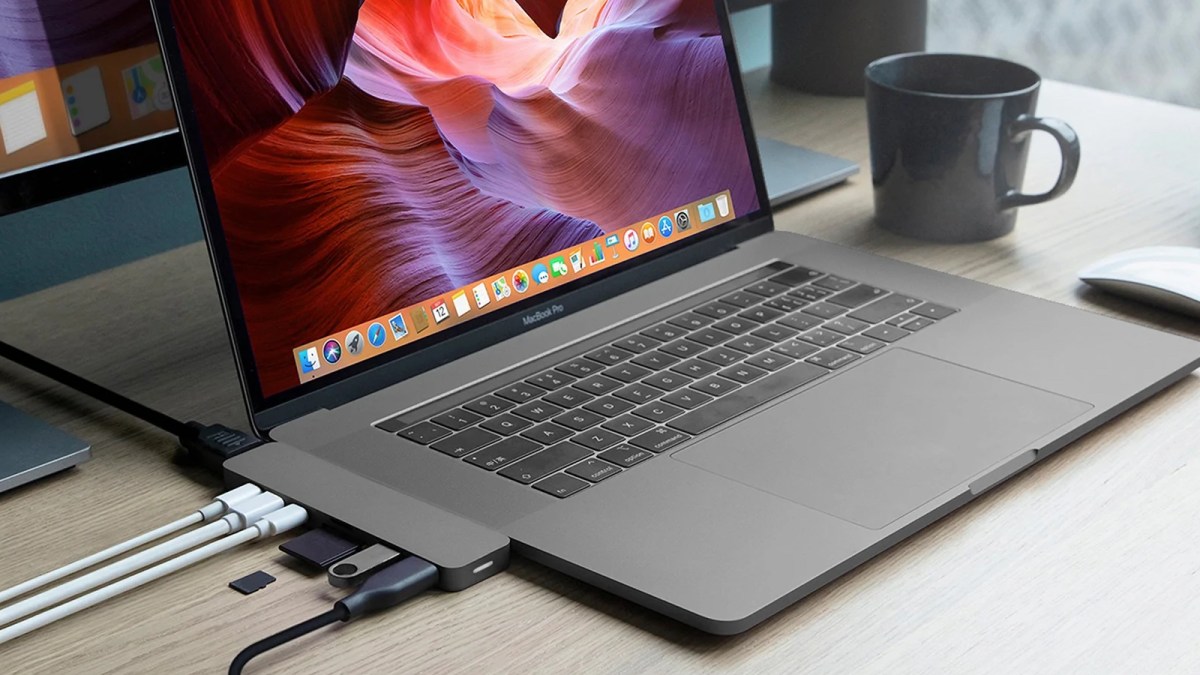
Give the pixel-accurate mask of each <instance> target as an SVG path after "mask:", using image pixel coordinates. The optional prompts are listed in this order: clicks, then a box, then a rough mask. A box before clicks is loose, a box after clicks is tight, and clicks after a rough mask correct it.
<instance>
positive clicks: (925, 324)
mask: <svg viewBox="0 0 1200 675" xmlns="http://www.w3.org/2000/svg"><path fill="white" fill-rule="evenodd" d="M934 323H936V322H935V321H934V320H933V319H926V318H925V317H923V316H922V317H917V318H915V319H913V320H912V321H909V322H908V323H905V324H903V325H902V326H901V328H903V329H904V330H907V331H912V332H914V333H915V332H917V331H919V330H921V329H922V328H929V327H930V326H932V325H933V324H934Z"/></svg>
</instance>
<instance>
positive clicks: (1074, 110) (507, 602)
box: [0, 73, 1200, 673]
mask: <svg viewBox="0 0 1200 675" xmlns="http://www.w3.org/2000/svg"><path fill="white" fill-rule="evenodd" d="M748 88H749V90H750V91H751V99H752V105H753V108H754V113H755V118H756V124H757V126H758V128H759V130H760V133H765V134H768V135H771V136H774V137H777V138H780V139H782V140H788V141H792V142H796V143H799V144H803V145H806V146H808V147H811V148H814V149H817V150H821V151H825V152H829V153H832V154H836V155H840V156H843V157H848V158H851V159H854V160H856V161H858V162H861V163H863V168H864V172H863V174H861V175H860V176H858V177H856V178H854V179H852V180H851V181H850V183H849V184H848V185H845V186H842V187H838V188H835V189H833V190H830V191H828V192H825V193H822V194H820V195H818V196H816V197H814V198H811V199H809V200H806V201H804V202H802V203H800V204H797V205H794V206H791V207H789V208H787V209H784V210H783V211H781V212H780V213H779V214H778V219H777V224H778V226H779V227H781V228H784V229H788V230H793V231H797V232H803V233H805V234H809V235H812V236H815V237H819V238H821V239H825V240H829V241H834V242H839V243H843V244H846V245H850V246H856V247H861V248H864V249H866V250H870V251H874V252H876V253H879V254H882V255H886V256H891V257H894V258H898V259H902V260H906V261H909V262H913V263H916V264H919V265H924V266H926V267H931V268H935V269H939V270H944V271H948V272H952V273H954V274H959V275H962V276H966V277H970V278H973V279H977V280H980V281H984V282H987V283H991V284H996V285H999V286H1003V287H1006V288H1011V289H1013V290H1017V291H1021V292H1025V293H1030V294H1033V295H1037V296H1041V297H1044V298H1048V299H1051V300H1055V301H1058V302H1062V303H1066V304H1070V305H1077V306H1082V307H1086V308H1088V309H1091V310H1093V311H1097V312H1102V313H1106V314H1112V315H1115V316H1120V317H1123V318H1125V319H1128V320H1132V321H1136V322H1139V323H1143V324H1147V325H1152V326H1157V327H1160V328H1163V329H1166V330H1171V331H1175V332H1177V333H1180V334H1183V335H1189V336H1192V337H1200V322H1197V321H1195V320H1191V319H1187V318H1183V317H1180V316H1175V315H1171V314H1167V313H1165V312H1161V311H1158V310H1154V309H1150V308H1147V307H1142V306H1139V305H1136V304H1133V303H1131V302H1127V301H1122V300H1117V299H1112V298H1108V297H1105V296H1103V295H1100V294H1098V293H1094V292H1091V291H1086V290H1084V289H1083V288H1082V286H1081V285H1080V284H1079V282H1078V281H1077V280H1076V279H1075V273H1076V272H1077V271H1078V269H1080V268H1081V267H1082V266H1083V265H1085V264H1086V263H1088V262H1091V261H1093V260H1094V259H1096V258H1098V257H1100V256H1103V255H1106V254H1109V253H1112V252H1115V251H1119V250H1122V249H1126V248H1130V247H1134V246H1143V245H1154V244H1170V245H1191V246H1198V245H1200V111H1195V110H1190V109H1185V108H1179V107H1173V106H1169V105H1165V104H1160V103H1152V102H1147V101H1141V100H1137V99H1131V98H1126V97H1122V96H1118V95H1114V94H1108V93H1101V92H1097V91H1093V90H1089V89H1084V88H1080V87H1074V86H1068V85H1062V84H1055V83H1048V84H1047V86H1046V88H1045V91H1044V94H1043V98H1042V104H1041V109H1040V110H1041V112H1042V113H1043V114H1046V115H1053V116H1057V117H1061V118H1063V119H1066V120H1068V121H1069V122H1070V123H1071V124H1073V125H1074V126H1075V127H1076V128H1077V129H1078V131H1079V134H1080V136H1081V137H1082V141H1083V152H1084V159H1083V164H1082V168H1081V170H1080V174H1079V179H1078V182H1077V183H1076V185H1075V187H1074V188H1073V189H1072V191H1071V192H1070V193H1069V194H1068V195H1067V196H1066V197H1064V198H1062V199H1060V200H1058V201H1056V202H1053V203H1051V204H1048V205H1045V206H1040V207H1033V208H1029V209H1026V210H1024V211H1023V212H1022V214H1021V217H1020V220H1019V223H1018V226H1017V232H1016V233H1014V234H1013V235H1011V236H1009V237H1007V238H1004V239H1001V240H998V241H993V242H988V243H983V244H973V245H958V246H943V245H931V244H925V243H920V242H916V241H912V240H907V239H903V238H900V237H897V236H893V235H890V234H888V233H885V232H882V231H880V230H879V229H877V228H876V227H874V226H873V224H872V203H871V192H870V178H869V168H868V167H867V164H866V162H867V134H866V125H865V121H864V120H865V112H864V108H863V102H862V100H861V99H827V98H814V97H809V96H803V95H799V94H795V93H792V92H788V91H786V90H781V89H778V88H776V87H774V86H772V85H770V84H768V83H767V82H766V79H765V77H764V76H763V74H762V73H758V74H755V75H753V76H752V77H751V78H750V79H749V82H748ZM1057 171H1058V158H1057V152H1056V149H1055V147H1054V145H1053V143H1052V142H1049V141H1048V140H1047V139H1039V140H1038V142H1037V143H1036V144H1035V148H1034V152H1033V159H1032V165H1031V168H1030V172H1029V174H1030V175H1029V179H1028V183H1027V187H1028V188H1029V189H1031V190H1032V189H1036V188H1038V187H1039V186H1043V185H1046V186H1048V185H1049V184H1050V183H1051V182H1052V181H1053V178H1054V176H1056V175H1057ZM180 208H191V206H190V205H186V204H181V205H180ZM138 217H144V216H138ZM0 226H2V224H0ZM30 246H36V242H30ZM1029 330H1031V331H1037V330H1039V327H1038V326H1029ZM0 339H5V340H9V341H11V342H14V343H17V344H19V345H22V346H25V347H26V348H28V349H31V350H33V351H35V352H37V353H39V354H42V355H44V356H46V357H48V358H51V359H53V360H56V361H58V362H60V363H62V364H65V365H68V366H69V367H71V368H74V369H76V370H78V371H80V372H82V373H84V374H86V375H88V376H89V377H93V378H95V379H97V380H99V381H101V382H103V383H105V384H107V385H109V386H112V387H114V388H116V389H118V390H120V391H122V392H124V393H126V394H128V395H130V396H133V397H135V398H138V399H140V400H143V401H145V402H147V403H151V404H153V405H156V406H159V407H161V408H163V409H165V410H167V411H168V412H170V413H172V414H175V415H179V416H181V417H186V418H200V419H204V420H211V421H225V422H227V423H234V424H243V425H244V424H245V421H244V420H245V413H244V411H243V408H242V403H241V399H240V396H239V393H238V387H237V383H236V380H235V375H234V372H233V365H232V359H231V357H230V355H229V348H228V343H227V339H226V337H225V332H224V327H223V323H222V320H221V318H220V314H219V309H218V305H217V300H216V296H215V291H214V287H213V282H212V279H211V273H210V271H209V268H208V262H207V258H206V254H205V252H204V249H203V247H202V246H199V245H196V246H191V247H188V248H184V249H180V250H178V251H174V252H171V253H167V254H163V255H160V256H157V257H154V258H151V259H148V260H144V261H141V262H138V263H135V264H132V265H128V266H126V267H122V268H119V269H116V270H111V271H108V272H105V273H102V274H99V275H96V276H93V277H90V278H86V279H82V280H79V281H76V282H73V283H69V284H66V285H64V286H61V287H58V288H54V289H50V290H47V291H44V292H41V293H38V294H35V295H33V296H29V297H25V298H21V299H18V300H15V301H11V302H9V303H6V304H3V305H0ZM1044 339H1045V340H1047V341H1053V340H1054V339H1055V336H1054V335H1053V334H1052V333H1047V334H1046V335H1044ZM0 399H3V400H4V401H6V402H9V403H11V404H13V405H16V406H17V407H19V408H22V409H24V410H27V411H30V412H33V413H35V414H37V415H38V416H40V417H42V418H43V419H45V420H47V421H49V422H51V423H53V424H56V425H59V426H61V427H62V428H64V429H66V430H68V431H70V432H72V433H74V434H76V435H78V436H81V437H83V438H86V439H87V440H89V441H90V442H91V443H92V444H93V446H94V450H95V459H93V460H92V461H91V462H90V463H88V464H85V465H83V466H82V467H81V468H79V469H77V470H73V471H70V472H67V473H65V474H61V475H58V476H56V477H53V478H51V479H49V480H44V481H41V482H38V483H37V484H34V485H31V486H27V487H25V488H22V489H19V490H17V491H15V492H11V493H8V494H5V495H0V561H2V564H0V587H7V586H9V585H11V584H13V583H17V582H19V581H22V580H24V579H25V578H28V577H30V576H33V575H35V574H37V573H40V572H42V571H44V570H47V569H49V568H52V567H56V566H58V565H60V564H64V563H66V562H69V561H71V560H74V559H76V558H78V557H80V556H82V555H85V554H88V553H91V552H93V551H94V550H97V549H99V548H102V547H103V546H106V545H108V544H110V543H113V542H115V541H117V540H119V539H123V538H125V537H128V536H132V535H134V534H136V533H138V532H141V531H144V530H146V529H149V527H150V526H152V525H155V524H158V523H159V522H165V521H166V520H167V519H168V517H174V515H175V514H182V513H185V512H186V511H188V510H190V509H191V508H194V507H195V506H197V505H199V504H201V503H203V502H204V501H206V500H207V499H208V498H210V497H211V496H212V495H213V494H215V493H216V491H217V489H218V487H219V486H218V485H217V483H216V482H214V481H213V480H212V479H209V478H207V477H205V476H204V475H203V474H201V473H200V472H198V471H196V470H193V469H188V468H185V467H181V466H178V465H176V464H174V463H172V462H171V461H170V460H171V455H172V447H173V444H172V441H171V439H170V438H167V437H165V436H164V435H163V434H161V433H158V432H156V431H154V430H152V429H149V428H148V427H146V426H145V425H143V424H141V423H139V422H136V421H131V420H130V419H129V418H127V417H125V416H123V415H121V414H120V413H116V412H113V411H111V410H107V409H105V408H104V407H103V406H100V405H99V404H96V403H94V402H92V401H89V400H87V399H84V398H82V397H80V396H77V395H74V394H71V393H69V392H66V391H64V390H63V389H62V388H60V387H57V386H54V385H52V384H51V383H49V382H47V381H46V380H44V379H42V378H40V377H37V376H34V375H31V374H29V373H27V372H24V371H21V370H20V369H18V368H15V367H13V366H10V365H7V364H0ZM1198 456H1200V376H1196V375H1193V376H1191V377H1189V378H1187V379H1185V380H1184V381H1183V382H1182V383H1180V384H1179V385H1177V386H1175V387H1173V388H1172V389H1170V390H1168V391H1167V392H1165V393H1163V394H1160V395H1159V396H1157V397H1155V398H1154V399H1152V400H1151V401H1149V402H1147V403H1146V404H1144V405H1142V406H1140V407H1138V408H1136V409H1135V410H1133V411H1131V412H1129V413H1128V414H1126V415H1124V416H1122V417H1121V418H1119V419H1118V420H1116V421H1115V422H1113V423H1111V424H1109V425H1107V426H1106V427H1104V428H1103V429H1101V430H1099V431H1097V432H1095V433H1093V434H1091V435H1090V436H1088V437H1086V438H1085V439H1083V440H1082V441H1080V442H1077V443H1075V444H1074V445H1073V446H1071V447H1069V448H1067V449H1066V450H1064V451H1062V452H1060V453H1058V454H1057V455H1055V456H1054V457H1052V458H1051V459H1049V460H1048V461H1047V462H1046V463H1045V464H1044V465H1042V466H1040V467H1038V468H1035V469H1033V470H1031V471H1029V472H1026V473H1025V474H1024V475H1022V476H1020V477H1019V478H1017V479H1016V480H1013V481H1011V482H1009V483H1008V484H1006V485H1004V486H1002V487H1001V488H999V489H997V490H995V491H994V492H992V493H991V494H989V495H987V496H985V497H984V498H982V499H980V500H978V501H977V502H975V503H973V504H971V505H970V506H968V507H967V508H965V509H963V510H961V511H959V512H957V513H955V514H953V515H951V516H949V517H947V518H946V519H944V520H943V521H941V522H939V523H938V524H936V525H935V526H933V527H930V528H928V529H927V530H925V531H924V532H922V533H920V534H918V535H916V536H914V537H913V538H911V539H910V540H908V541H907V542H905V543H903V544H901V545H899V546H897V547H896V548H894V549H892V550H891V551H889V552H887V553H885V554H883V555H881V556H879V557H878V558H876V559H875V560H874V561H872V562H870V563H868V564H866V565H864V566H863V567H861V568H860V569H859V570H857V571H855V572H853V573H851V574H849V575H847V576H845V577H843V578H842V579H840V580H839V581H836V582H835V583H833V584H831V585H830V586H828V587H826V588H825V589H824V590H822V591H819V592H817V593H816V594H814V595H812V596H810V597H809V598H807V599H806V600H804V601H802V602H800V603H798V604H797V605H795V606H793V607H792V608H790V609H788V610H786V611H784V612H783V613H782V614H780V615H779V616H777V617H775V618H774V619H772V620H770V621H768V622H766V623H765V624H764V625H762V626H760V627H759V628H757V629H755V630H753V631H751V632H749V633H747V634H744V635H741V636H737V637H733V638H716V637H711V636H707V635H704V634H701V633H698V632H696V631H693V630H691V629H688V628H685V627H683V626H682V625H679V624H677V623H674V622H672V621H670V620H667V619H665V618H662V617H660V616H658V615H656V614H654V613H652V612H649V611H647V610H644V609H641V608H640V607H638V606H636V605H633V604H631V603H628V602H625V601H623V600H620V599H617V598H615V597H613V596H610V595H608V594H606V593H603V592H600V591H597V590H594V589H592V588H590V587H588V586H585V585H583V584H581V583H578V582H576V581H574V580H572V579H569V578H567V577H565V576H563V575H561V574H558V573H556V572H553V571H550V570H548V569H546V568H543V567H540V566H538V565H535V564H532V563H528V562H524V561H516V562H515V563H514V565H513V566H512V569H511V571H509V572H508V573H506V574H504V575H501V576H500V577H498V578H496V579H493V580H491V581H490V582H488V583H485V584H482V585H480V586H478V587H476V588H473V589H470V590H468V591H466V592H463V593H459V594H454V595H449V594H430V595H427V596H425V597H422V598H420V599H418V600H416V601H415V602H413V603H412V604H410V605H409V606H407V607H406V608H404V609H403V610H400V611H395V612H392V613H390V614H386V615H383V616H377V617H373V618H368V619H364V620H362V621H360V622H357V623H356V624H353V625H351V626H348V627H335V628H333V629H328V630H325V631H322V632H320V633H318V634H315V635H312V636H310V637H308V638H305V639H303V640H301V641H300V642H297V643H295V644H293V645H290V646H288V647H285V648H283V649H280V650H278V651H276V652H274V653H272V654H270V655H268V656H266V657H263V658H262V659H260V660H256V661H254V662H253V663H252V665H251V666H250V667H249V668H248V669H247V672H248V673H399V672H411V673H493V672H497V673H500V672H504V673H508V672H511V673H526V672H546V673H574V672H605V673H631V672H655V673H662V672H683V671H687V672H690V671H732V672H744V673H762V672H811V673H933V672H950V671H955V672H997V673H1064V672H1081V673H1163V672H1178V673H1196V672H1200V639H1198V638H1197V635H1200V462H1198V461H1197V457H1198ZM279 543H280V542H279V541H267V542H260V543H257V544H254V545H251V546H247V547H244V548H242V549H240V550H238V551H236V552H233V553H231V554H227V555H224V556H222V557H220V558H217V559H214V560H211V561H208V562H206V563H204V564H201V565H198V566H196V567H194V568H190V569H188V570H185V571H183V572H180V573H178V574H176V575H174V576H173V577H171V578H169V579H167V580H163V581H160V582H158V583H155V584H154V585H153V586H151V587H147V588H143V589H141V590H139V591H136V592H133V593H130V594H128V595H126V596H124V597H121V598H119V599H116V600H114V601H111V602H108V603H106V604H104V605H102V606H99V607H97V608H94V609H91V610H88V611H87V612H85V613H83V614H80V615H77V616H75V617H72V618H69V619H66V620H63V621H60V622H59V623H57V624H54V625H53V626H50V627H48V628H46V629H43V630H41V631H38V632H36V633H34V634H31V635H28V636H26V637H24V638H21V639H19V640H16V641H14V642H13V643H10V644H8V645H3V646H0V672H3V673H219V672H224V669H225V668H226V667H227V666H228V663H229V660H230V658H232V656H233V655H234V653H235V652H236V651H237V650H238V649H240V648H241V647H242V646H244V645H246V644H248V643H249V642H251V641H253V640H256V639H258V638H261V637H264V636H266V635H267V634H269V633H272V632H274V631H276V630H278V629H281V628H283V627H285V626H287V625H290V624H292V623H294V622H296V621H299V620H301V619H304V618H307V617H308V616H310V615H313V614H315V613H317V612H320V611H323V610H324V609H326V608H327V607H329V605H330V603H331V602H332V601H333V600H335V599H336V598H337V597H338V595H339V593H338V592H336V591H335V589H333V588H331V587H329V586H328V585H327V584H325V582H324V580H323V579H321V578H319V577H310V576H305V575H304V574H301V573H300V572H298V571H296V570H295V569H293V568H292V567H289V566H288V564H287V563H286V562H285V560H284V559H283V556H282V554H280V553H279V552H278V551H277V550H276V546H278V544H279ZM258 569H262V570H265V571H267V572H269V573H271V574H273V575H275V576H276V577H278V579H279V580H278V581H277V582H276V583H274V584H272V585H270V586H268V587H267V588H265V589H264V590H262V591H259V592H258V593H255V594H254V595H250V596H246V597H243V596H241V595H239V594H237V593H235V592H234V591H232V590H230V589H228V588H226V584H227V583H228V582H229V581H231V580H233V579H235V578H238V577H241V576H243V575H245V574H248V573H250V572H253V571H255V570H258Z"/></svg>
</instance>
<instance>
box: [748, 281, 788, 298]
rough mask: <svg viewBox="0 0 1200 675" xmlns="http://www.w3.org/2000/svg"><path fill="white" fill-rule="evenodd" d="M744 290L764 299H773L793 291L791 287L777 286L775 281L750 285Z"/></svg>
mask: <svg viewBox="0 0 1200 675" xmlns="http://www.w3.org/2000/svg"><path fill="white" fill-rule="evenodd" d="M742 290H743V291H748V292H750V293H754V294H756V295H761V296H763V297H764V298H773V297H775V296H776V295H779V294H780V293H784V292H787V291H789V290H791V287H790V286H786V285H784V284H777V283H775V282H774V281H767V280H763V281H760V282H758V283H756V284H750V285H749V286H747V287H745V288H743V289H742Z"/></svg>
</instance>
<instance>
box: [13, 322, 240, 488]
mask: <svg viewBox="0 0 1200 675" xmlns="http://www.w3.org/2000/svg"><path fill="white" fill-rule="evenodd" d="M0 358H4V359H8V360H9V361H12V362H13V363H16V364H18V365H21V366H24V367H26V368H28V369H29V370H32V371H33V372H35V373H38V374H40V375H44V376H46V377H48V378H50V379H52V380H54V381H56V382H58V383H60V384H64V385H66V386H68V387H70V388H71V389H74V390H75V391H78V392H80V393H82V394H84V395H86V396H90V397H91V398H94V399H96V400H97V401H100V402H101V403H104V404H105V405H110V406H112V407H114V408H116V409H117V410H120V411H121V412H124V413H127V414H129V415H132V416H134V417H136V418H138V419H140V420H142V421H144V422H147V423H149V424H151V425H153V426H155V427H158V428H159V429H162V430H163V431H165V432H167V433H168V434H171V435H172V436H175V437H177V438H178V439H179V444H180V445H182V446H183V448H184V450H186V451H187V453H188V456H189V457H190V458H192V459H195V460H197V461H198V462H199V463H200V464H202V465H204V466H206V467H208V468H209V469H211V470H214V471H217V472H220V470H221V464H222V463H223V462H224V461H225V460H227V459H229V458H230V457H234V456H236V455H240V454H241V453H243V452H245V451H247V450H249V449H251V448H253V447H256V446H258V445H262V439H260V438H258V437H257V436H253V435H250V434H247V433H244V432H241V431H238V430H237V429H231V428H229V427H226V426H224V425H220V424H201V423H200V422H183V421H180V420H178V419H176V418H174V417H171V416H170V415H168V414H166V413H164V412H160V411H158V410H155V409H154V408H151V407H149V406H146V405H143V404H141V403H138V402H137V401H134V400H133V399H131V398H129V397H127V396H123V395H121V394H118V393H117V392H115V391H113V390H111V389H108V388H107V387H102V386H100V385H98V384H96V383H95V382H92V381H91V380H89V379H87V378H85V377H82V376H80V375H76V374H75V373H72V372H71V371H69V370H67V369H65V368H61V367H59V366H56V365H54V364H53V363H50V362H49V361H46V360H45V359H41V358H38V357H36V356H34V355H33V354H30V353H29V352H27V351H24V350H22V349H18V348H17V347H14V346H13V345H10V344H8V343H7V342H3V341H0Z"/></svg>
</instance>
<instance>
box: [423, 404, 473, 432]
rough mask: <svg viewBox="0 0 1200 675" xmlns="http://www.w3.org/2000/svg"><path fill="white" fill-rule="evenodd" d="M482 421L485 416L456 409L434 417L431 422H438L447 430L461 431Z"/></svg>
mask: <svg viewBox="0 0 1200 675" xmlns="http://www.w3.org/2000/svg"><path fill="white" fill-rule="evenodd" d="M481 419H483V415H477V414H475V413H473V412H471V411H470V410H463V409H462V408H456V409H454V410H450V411H447V412H444V413H442V414H441V415H438V416H436V417H434V418H433V419H431V420H430V422H437V423H438V424H440V425H442V426H444V427H446V428H447V429H453V430H455V431H458V430H460V429H466V428H467V427H469V426H471V425H472V424H475V423H476V422H478V421H479V420H481Z"/></svg>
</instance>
